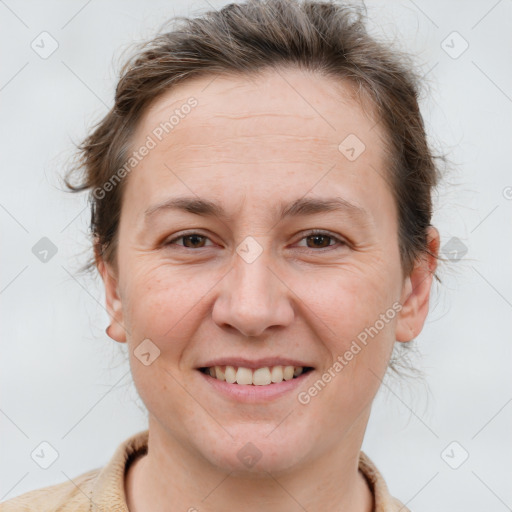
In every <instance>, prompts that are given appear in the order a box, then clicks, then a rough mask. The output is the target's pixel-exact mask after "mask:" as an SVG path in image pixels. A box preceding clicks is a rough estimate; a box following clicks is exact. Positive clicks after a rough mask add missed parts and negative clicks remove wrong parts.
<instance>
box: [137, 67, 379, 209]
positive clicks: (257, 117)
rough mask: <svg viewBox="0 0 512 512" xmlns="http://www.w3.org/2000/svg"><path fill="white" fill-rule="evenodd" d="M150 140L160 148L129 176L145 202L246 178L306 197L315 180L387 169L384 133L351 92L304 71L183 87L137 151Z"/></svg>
mask: <svg viewBox="0 0 512 512" xmlns="http://www.w3.org/2000/svg"><path fill="white" fill-rule="evenodd" d="M148 139H151V140H152V141H153V143H154V144H152V146H154V147H153V148H152V149H151V150H150V151H149V152H148V154H147V155H146V156H145V157H144V159H143V160H142V161H141V162H140V163H139V164H138V165H137V168H136V169H135V171H136V172H133V173H131V175H130V179H129V181H132V182H133V183H132V186H131V189H132V192H133V191H134V190H136V191H137V195H138V197H139V198H141V197H146V199H148V200H149V197H150V196H151V199H155V200H158V199H164V198H165V196H166V195H168V193H169V190H166V187H165V184H166V183H169V185H171V183H173V184H174V186H176V185H179V186H180V187H182V185H183V184H184V183H185V181H186V185H189V187H188V188H192V189H193V190H192V192H194V193H195V192H197V193H201V194H202V193H203V192H205V191H208V190H212V191H213V190H214V189H215V187H217V189H218V188H219V187H220V186H221V185H219V184H220V183H222V188H223V190H225V189H226V187H228V188H229V187H232V186H235V185H236V184H237V183H238V184H240V183H242V182H243V183H246V184H247V187H248V190H253V191H256V190H259V191H261V192H262V193H266V192H267V191H271V190H275V188H276V187H278V188H279V187H280V188H281V189H283V187H284V188H287V187H292V188H293V186H294V184H298V186H300V187H302V189H303V194H306V193H307V189H308V188H312V187H313V186H314V185H315V182H318V185H317V190H320V189H321V188H322V187H323V188H324V189H325V188H327V189H329V188H330V187H331V185H332V183H333V181H334V182H336V181H337V180H339V179H341V180H342V181H344V182H345V183H346V184H348V183H352V184H358V186H361V183H362V182H364V180H372V181H373V182H377V181H379V180H380V181H382V178H383V170H384V168H385V145H384V143H383V136H382V132H381V127H380V125H379V124H377V123H376V120H375V118H374V117H373V111H372V109H371V108H370V107H368V106H365V107H364V108H363V107H362V105H361V103H360V101H359V100H358V99H357V98H356V95H355V92H354V88H353V86H351V84H349V83H347V82H340V81H336V80H335V79H333V78H330V77H325V76H322V75H319V74H316V73H312V72H306V71H303V70H299V69H280V70H267V71H265V72H261V73H259V74H251V75H208V76H203V77H197V78H193V79H190V80H187V81H185V82H183V83H182V84H178V85H177V86H175V88H173V89H171V90H170V91H168V92H166V93H164V94H163V95H162V96H160V97H159V98H157V99H156V100H155V101H154V102H153V103H152V104H151V105H150V106H149V108H148V109H147V110H146V112H145V113H144V115H143V117H142V118H141V121H140V122H139V125H138V127H137V130H136V133H135V136H134V140H133V148H134V149H137V148H139V147H141V146H142V145H144V143H145V141H147V140H148ZM333 169H334V172H331V171H332V170H333ZM324 175H325V178H322V177H323V176H324ZM179 176H181V177H183V179H184V180H185V181H184V180H182V183H181V184H180V183H179V181H180V180H179V179H177V178H178V177H179ZM381 185H382V183H381V184H379V186H381ZM129 188H130V187H129ZM182 188H183V187H182ZM185 190H186V189H184V191H185ZM188 192H191V190H188Z"/></svg>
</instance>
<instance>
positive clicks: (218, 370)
mask: <svg viewBox="0 0 512 512" xmlns="http://www.w3.org/2000/svg"><path fill="white" fill-rule="evenodd" d="M303 370H304V368H303V367H302V366H272V367H269V366H265V367H263V368H256V369H254V370H253V369H251V368H244V367H243V366H239V367H238V368H236V367H234V366H212V367H210V368H207V373H209V374H210V375H211V376H212V377H214V378H216V379H218V380H225V381H226V382H229V383H230V384H234V383H236V384H254V385H255V386H266V385H268V384H271V383H272V382H273V383H279V382H282V381H283V380H290V379H293V377H298V376H299V375H300V374H301V373H302V371H303Z"/></svg>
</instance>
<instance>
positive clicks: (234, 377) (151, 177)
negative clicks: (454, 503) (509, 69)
mask: <svg viewBox="0 0 512 512" xmlns="http://www.w3.org/2000/svg"><path fill="white" fill-rule="evenodd" d="M402 62H403V56H398V55H396V54H395V53H392V52H391V51H390V50H389V49H387V48H386V47H384V46H383V45H381V44H379V43H377V42H376V41H374V40H372V39H371V38H370V37H369V36H368V35H367V33H366V31H365V28H364V18H363V15H362V13H361V12H360V10H358V9H356V8H355V7H350V8H349V7H346V6H342V5H339V4H335V3H332V4H330V3H320V2H308V3H299V2H295V1H285V0H273V1H269V2H265V3H261V2H256V1H250V2H248V3H245V4H231V5H229V6H227V7H225V8H223V9H222V10H220V11H219V12H210V13H207V14H206V15H204V16H202V17H199V18H195V19H188V20H187V19H183V20H182V24H181V25H180V26H178V27H176V28H175V30H173V31H172V32H170V33H166V34H164V35H161V36H159V37H157V38H155V39H154V40H153V41H151V42H149V43H147V44H146V45H144V46H143V47H142V48H141V49H140V50H139V51H138V53H137V54H136V55H135V57H134V58H133V59H132V60H131V61H130V62H129V63H127V65H126V66H125V68H124V69H123V72H122V76H121V78H120V80H119V83H118V86H117V90H116V99H115V105H114V107H113V108H112V110H111V111H110V112H109V114H108V115H107V116H105V118H104V119H103V120H102V121H101V122H100V124H99V125H98V126H97V127H96V128H95V130H94V131H93V133H92V134H91V135H90V136H89V137H88V138H87V140H85V141H84V143H83V145H82V146H81V157H82V160H81V167H80V169H79V172H83V176H82V181H81V183H80V184H79V185H72V184H71V183H70V187H71V188H72V189H73V190H76V191H79V190H88V191H89V192H90V198H91V201H92V222H91V227H92V234H93V236H94V255H95V256H94V264H95V266H96V267H97V268H98V270H99V272H100V274H101V277H102V279H103V282H104V285H105V291H106V303H107V308H108V311H109V314H110V318H111V324H110V326H109V327H108V328H107V333H108V335H109V336H110V337H111V338H112V339H114V340H115V341H117V342H119V343H127V344H128V347H129V354H130V366H131V370H132V375H133V378H134V381H135V385H136V387H137V390H138V392H139V394H140V396H141V398H142V400H143V402H144V404H145V406H146V407H147V410H148V430H147V431H144V432H139V433H138V434H136V435H134V436H132V437H131V438H129V439H127V440H126V441H124V442H123V443H121V444H120V446H119V448H118V449H117V451H116V453H115V454H114V455H113V457H112V459H111V461H110V462H109V463H108V464H107V465H106V466H105V467H103V468H101V469H95V470H92V471H89V472H87V473H85V474H83V475H81V476H79V477H76V478H74V479H73V482H64V483H62V484H58V485H55V486H51V487H47V488H44V489H39V490H35V491H31V492H29V493H26V494H23V495H22V496H20V497H17V498H14V499H12V500H10V501H8V502H6V503H4V504H3V508H2V510H5V511H10V510H38V511H42V510H63V511H68V510H69V511H71V510H91V511H92V510H116V511H127V510H129V511H130V512H145V511H149V510H151V511H152V512H159V511H164V510H165V511H168V510H189V511H193V510H200V511H220V510H235V509H241V508H243V509H244V510H261V509H265V510H276V511H277V510H279V511H282V510H290V511H291V510H307V511H309V512H313V511H319V510H343V511H347V512H370V511H377V512H384V511H398V510H402V511H405V510H407V508H406V507H405V506H404V505H403V504H402V503H401V502H400V501H399V500H398V499H395V498H393V497H392V495H391V494H390V492H389V491H388V489H387V486H386V483H385V481H384V479H383V477H382V475H381V474H380V473H379V471H378V469H377V468H376V467H375V465H374V464H373V462H372V461H371V459H370V458H369V457H368V456H367V455H366V454H365V453H363V452H362V451H361V445H362V442H363V438H364V433H365V429H366V425H367V423H368V419H369V416H370V412H371V406H372V401H373V399H374V397H375V395H376V393H377V391H378V389H379V386H380V383H381V380H382V377H383V376H384V374H385V372H386V370H387V368H388V367H389V365H390V358H391V353H392V351H393V347H394V346H395V343H398V344H406V343H407V342H409V341H411V340H413V339H414V338H415V337H416V336H417V335H418V334H419V332H420V331H421V329H422V327H423V324H424V321H425V318H426V316H427V313H428V305H429V295H430V289H431V284H432V279H433V278H434V272H435V270H436V264H437V255H438V250H439V233H438V231H437V230H436V229H435V228H434V227H433V226H431V225H430V221H431V216H432V205H431V193H432V189H433V187H434V186H435V185H436V182H437V174H438V172H437V169H436V166H435V161H434V157H433V155H432V154H431V151H430V148H429V146H428V144H427V142H426V136H425V132H424V127H423V121H422V117H421V113H420V111H419V108H418V102H417V90H418V82H417V79H416V78H415V75H414V74H413V73H412V71H411V70H410V68H409V67H407V66H405V65H404V64H403V63H402ZM404 346H405V345H404Z"/></svg>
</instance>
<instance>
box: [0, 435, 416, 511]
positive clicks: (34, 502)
mask: <svg viewBox="0 0 512 512" xmlns="http://www.w3.org/2000/svg"><path fill="white" fill-rule="evenodd" d="M148 433H149V431H148V430H144V431H142V432H139V433H137V434H134V435H133V436H131V437H129V438H128V439H126V440H125V441H123V442H122V443H121V444H120V445H119V446H118V448H117V450H116V451H115V453H114V455H113V456H112V458H111V459H110V461H109V462H108V463H107V464H106V465H105V466H104V467H103V468H97V469H93V470H91V471H88V472H87V473H83V474H82V475H80V476H77V477H76V478H73V479H72V480H73V481H72V482H71V481H67V482H62V483H60V484H56V485H51V486H48V487H43V488H41V489H36V490H33V491H29V492H26V493H25V494H22V495H21V496H17V497H16V498H12V499H10V500H8V501H4V502H3V503H1V504H0V511H1V512H14V511H16V512H32V511H33V512H36V511H37V512H50V511H51V512H56V511H59V512H98V511H99V512H128V507H127V506H126V497H125V493H124V480H125V473H126V469H127V468H128V466H129V465H130V463H131V462H132V461H133V460H134V459H135V458H137V457H138V456H139V455H142V454H145V453H147V446H148ZM359 469H360V470H361V471H362V473H363V474H364V475H365V477H366V479H367V480H368V482H369V485H370V489H371V490H372V492H373V496H374V502H375V509H374V512H410V511H409V509H408V508H406V507H405V506H404V505H402V503H401V502H400V501H398V500H397V499H396V498H393V497H392V496H391V495H390V494H389V491H388V488H387V486H386V483H385V482H384V478H383V477H382V475H381V474H380V473H379V471H378V470H377V468H376V467H375V466H374V464H373V462H372V461H371V460H370V459H369V458H368V456H367V455H366V454H365V453H363V452H362V451H361V452H360V455H359Z"/></svg>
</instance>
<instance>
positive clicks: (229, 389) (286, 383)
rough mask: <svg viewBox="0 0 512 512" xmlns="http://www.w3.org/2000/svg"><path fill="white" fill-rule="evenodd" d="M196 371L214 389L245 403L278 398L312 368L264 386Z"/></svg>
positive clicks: (309, 372) (308, 373) (305, 376)
mask: <svg viewBox="0 0 512 512" xmlns="http://www.w3.org/2000/svg"><path fill="white" fill-rule="evenodd" d="M197 371H198V373H199V374H200V376H201V377H202V378H203V379H205V381H206V382H207V383H208V384H209V385H210V386H212V388H213V389H214V390H215V391H218V392H219V393H221V394H222V395H224V396H226V397H228V398H231V399H234V400H237V401H239V402H247V403H257V402H268V401H271V400H275V399H277V398H280V397H282V396H284V395H286V394H287V393H290V392H292V391H293V390H296V389H297V388H298V387H299V386H300V385H301V384H302V383H303V382H304V381H305V380H306V379H307V378H309V376H310V374H312V373H313V370H310V371H308V372H306V373H303V374H301V375H299V376H298V377H295V378H294V379H290V380H283V381H282V382H278V383H274V384H268V385H266V386H255V385H253V384H230V383H229V382H226V381H225V380H219V379H215V378H214V377H211V376H210V375H207V374H205V373H203V372H201V371H199V370H197Z"/></svg>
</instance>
